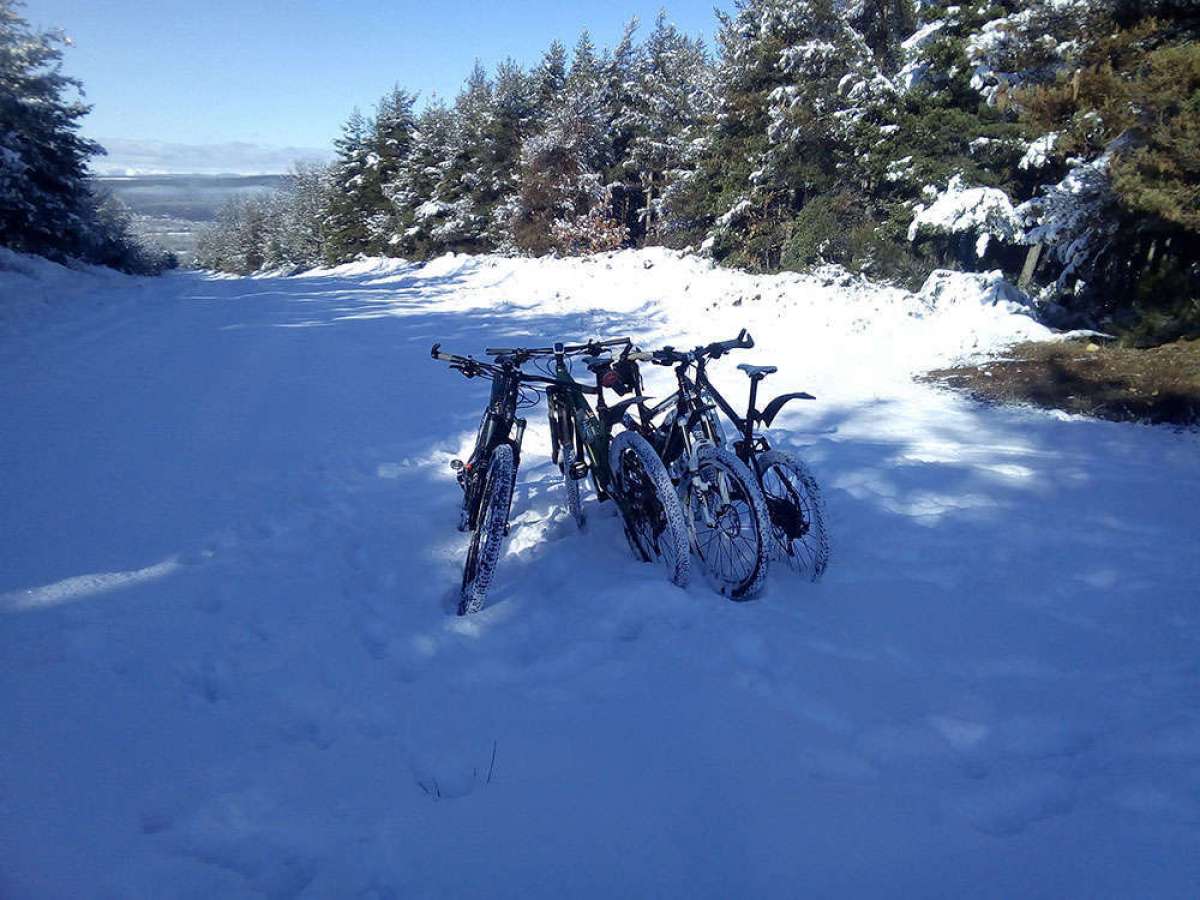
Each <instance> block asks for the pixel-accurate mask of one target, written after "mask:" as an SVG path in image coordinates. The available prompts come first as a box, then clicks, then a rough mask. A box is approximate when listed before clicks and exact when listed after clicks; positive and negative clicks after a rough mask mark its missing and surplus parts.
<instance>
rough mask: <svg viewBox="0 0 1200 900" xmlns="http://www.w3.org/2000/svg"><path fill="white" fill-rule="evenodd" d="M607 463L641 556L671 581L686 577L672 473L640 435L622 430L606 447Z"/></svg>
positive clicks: (684, 536)
mask: <svg viewBox="0 0 1200 900" xmlns="http://www.w3.org/2000/svg"><path fill="white" fill-rule="evenodd" d="M609 464H610V466H611V468H612V473H613V482H614V484H613V486H614V488H615V493H616V495H617V500H618V504H619V505H620V507H621V512H622V514H623V515H624V517H625V533H626V535H627V536H628V537H629V543H630V544H632V545H633V549H634V551H635V552H636V553H637V554H638V555H639V556H640V557H641V558H642V559H643V560H645V561H647V562H651V561H654V560H659V561H660V562H662V563H663V564H664V565H665V566H666V568H667V573H668V576H669V577H670V579H671V581H672V582H673V583H674V584H677V585H679V586H680V587H683V586H684V585H686V584H687V581H688V567H689V553H688V544H689V541H688V529H687V524H686V520H685V519H684V516H683V507H682V506H681V505H680V503H679V497H677V496H676V495H675V488H674V486H673V485H672V484H671V476H669V475H668V474H667V470H666V467H665V466H663V464H662V460H661V459H659V458H658V456H657V455H656V454H655V453H654V448H653V447H651V446H650V444H649V443H647V441H646V439H645V438H644V437H642V436H641V435H640V434H637V433H635V432H632V431H622V432H621V433H620V434H618V435H617V436H616V437H615V438H613V440H612V444H611V445H610V447H609Z"/></svg>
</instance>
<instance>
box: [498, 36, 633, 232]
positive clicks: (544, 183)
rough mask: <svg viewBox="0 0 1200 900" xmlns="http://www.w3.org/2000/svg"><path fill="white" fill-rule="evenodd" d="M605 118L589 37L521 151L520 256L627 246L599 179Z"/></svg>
mask: <svg viewBox="0 0 1200 900" xmlns="http://www.w3.org/2000/svg"><path fill="white" fill-rule="evenodd" d="M544 68H545V67H543V69H544ZM543 83H544V82H543ZM607 114H608V107H607V104H606V102H605V85H604V80H603V78H602V67H601V65H600V63H599V61H598V60H597V59H596V57H595V50H594V47H592V45H591V40H590V38H588V36H587V34H586V32H585V33H584V34H583V35H581V37H580V40H579V42H578V43H577V45H576V50H575V57H574V59H573V61H572V65H571V72H570V74H569V76H568V78H567V82H566V84H565V86H564V88H563V90H562V91H561V93H560V96H559V98H558V99H557V101H556V102H553V103H552V105H551V106H550V108H549V111H548V112H547V113H546V114H545V120H544V121H545V126H544V128H543V130H542V131H541V132H539V133H536V134H534V135H532V136H531V137H529V138H528V139H527V140H526V141H525V143H524V145H523V147H522V151H521V169H520V175H521V180H520V190H519V192H518V196H517V198H516V199H515V200H514V202H513V203H512V206H511V214H510V216H509V222H510V227H511V230H512V239H513V245H514V246H515V247H516V248H517V249H519V250H522V251H524V252H528V253H534V254H541V253H546V252H550V251H558V252H567V253H571V252H587V251H593V250H600V249H612V248H613V247H616V246H620V244H621V243H623V242H624V240H625V239H626V237H627V233H626V231H625V229H624V228H623V227H622V226H621V225H620V223H618V222H616V221H614V220H613V219H612V218H611V215H610V213H609V205H610V202H611V197H612V192H611V190H609V189H608V187H607V185H606V184H605V182H604V178H603V176H602V174H601V173H602V171H603V169H604V167H605V164H606V162H607V161H608V159H609V158H610V155H611V148H612V145H611V141H610V137H609V132H608V124H609V122H608V115H607Z"/></svg>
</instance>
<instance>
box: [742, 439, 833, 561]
mask: <svg viewBox="0 0 1200 900" xmlns="http://www.w3.org/2000/svg"><path fill="white" fill-rule="evenodd" d="M754 462H755V465H756V466H757V467H758V475H759V480H760V482H761V484H762V492H763V497H764V498H765V499H766V501H767V515H768V517H769V518H770V520H771V535H772V537H773V539H774V542H773V543H774V553H775V555H776V556H778V557H779V558H780V559H782V560H784V561H785V562H786V563H787V564H788V566H789V567H790V568H792V569H793V570H795V571H796V572H799V573H800V574H801V575H806V576H808V577H809V578H811V579H812V580H813V581H816V580H817V579H819V578H820V577H821V575H822V574H823V573H824V572H825V567H826V566H828V565H829V533H828V532H827V531H826V529H825V504H824V501H823V500H822V499H821V488H820V487H819V486H818V485H817V479H816V478H814V477H813V474H812V472H811V471H810V470H809V468H808V466H806V465H805V464H804V463H803V462H801V461H800V460H798V459H796V458H795V457H794V456H792V455H791V454H789V453H784V452H782V451H780V450H768V451H767V452H766V453H762V454H760V455H759V456H757V457H756V458H755V461H754Z"/></svg>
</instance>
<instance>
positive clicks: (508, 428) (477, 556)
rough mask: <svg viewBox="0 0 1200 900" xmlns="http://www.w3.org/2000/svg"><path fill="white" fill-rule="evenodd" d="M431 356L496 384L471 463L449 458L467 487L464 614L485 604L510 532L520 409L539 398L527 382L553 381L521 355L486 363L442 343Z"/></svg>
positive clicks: (461, 608) (463, 516) (463, 521)
mask: <svg viewBox="0 0 1200 900" xmlns="http://www.w3.org/2000/svg"><path fill="white" fill-rule="evenodd" d="M430 355H431V356H432V357H433V358H434V359H436V360H441V361H442V362H447V363H449V364H450V368H452V369H455V370H456V371H459V372H461V373H462V374H463V375H464V376H465V377H467V378H486V379H489V380H490V381H491V382H492V391H491V397H490V399H489V400H488V405H487V407H486V408H485V409H484V412H483V417H482V418H481V419H480V421H479V430H478V432H477V433H476V436H475V447H474V449H473V450H472V451H471V455H470V456H469V457H468V458H467V461H466V462H463V461H462V460H461V459H455V460H451V462H450V467H451V468H452V469H453V470H454V473H455V475H456V477H457V479H458V484H459V487H461V488H462V491H463V502H462V509H461V512H460V515H459V524H458V530H459V531H470V532H471V544H470V547H469V548H468V550H467V560H466V564H465V565H464V566H463V577H462V589H461V591H460V593H459V599H458V614H459V615H460V616H465V615H470V614H472V613H476V612H479V610H480V609H482V608H483V604H484V601H485V599H486V598H487V591H488V588H489V587H490V586H491V583H492V576H493V575H494V574H495V571H496V563H497V562H498V561H499V558H500V545H501V543H502V542H503V540H504V537H505V535H507V534H508V517H509V512H510V511H511V507H512V497H513V490H514V488H515V486H516V481H517V468H518V467H519V466H520V463H521V442H522V440H523V439H524V436H525V425H526V420H525V419H523V418H520V417H518V416H517V411H518V409H519V408H522V407H525V406H532V405H534V404H535V403H536V402H537V397H536V395H531V394H530V393H529V391H528V388H527V386H528V385H532V384H536V383H543V384H544V383H547V382H552V381H553V379H549V378H541V377H539V376H536V375H530V374H527V373H525V372H522V371H521V370H520V363H521V362H522V360H521V358H520V356H519V355H509V356H502V357H500V358H498V359H496V360H495V362H491V363H487V362H480V361H479V360H476V359H474V358H472V357H470V356H458V355H456V354H453V353H443V352H441V344H434V345H433V349H432V350H431V351H430Z"/></svg>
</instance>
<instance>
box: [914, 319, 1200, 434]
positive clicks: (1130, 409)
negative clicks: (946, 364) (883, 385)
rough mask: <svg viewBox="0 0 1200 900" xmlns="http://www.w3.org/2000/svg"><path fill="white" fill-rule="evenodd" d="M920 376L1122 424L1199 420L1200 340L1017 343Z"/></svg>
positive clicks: (981, 395)
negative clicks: (995, 354)
mask: <svg viewBox="0 0 1200 900" xmlns="http://www.w3.org/2000/svg"><path fill="white" fill-rule="evenodd" d="M920 380H921V381H931V382H938V383H942V384H945V385H947V386H949V387H952V388H957V389H959V390H965V391H967V392H968V393H970V394H971V395H972V396H973V397H975V398H976V399H978V400H982V401H984V402H992V403H1030V404H1033V405H1034V406H1040V407H1043V408H1047V409H1062V410H1066V411H1067V412H1072V413H1081V414H1083V415H1088V416H1096V417H1098V418H1102V419H1112V420H1114V421H1119V422H1154V423H1171V424H1175V425H1192V426H1194V425H1200V340H1193V341H1176V342H1175V343H1173V344H1164V345H1162V346H1161V347H1152V348H1150V349H1147V350H1139V349H1136V348H1133V347H1119V346H1116V345H1108V346H1100V345H1097V344H1093V343H1073V342H1065V343H1054V344H1050V343H1027V344H1017V345H1016V346H1015V347H1012V348H1011V349H1010V350H1009V351H1008V353H1007V354H1006V355H1005V356H1004V358H1001V359H994V360H989V361H987V362H984V363H980V364H979V365H975V366H961V367H956V368H953V369H938V370H936V371H933V372H929V373H928V374H926V375H923V376H921V378H920Z"/></svg>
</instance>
